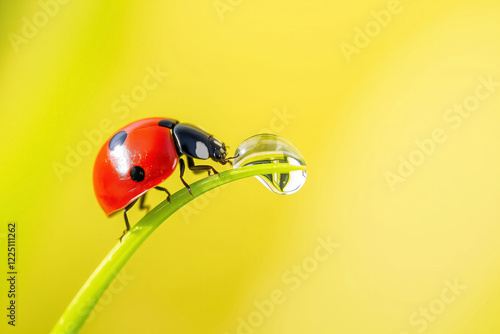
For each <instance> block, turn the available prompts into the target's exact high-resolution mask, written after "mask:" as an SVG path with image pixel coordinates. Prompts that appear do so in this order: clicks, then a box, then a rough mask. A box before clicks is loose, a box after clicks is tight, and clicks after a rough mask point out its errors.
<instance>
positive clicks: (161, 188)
mask: <svg viewBox="0 0 500 334" xmlns="http://www.w3.org/2000/svg"><path fill="white" fill-rule="evenodd" d="M155 189H156V190H160V191H164V192H166V193H167V201H168V202H169V203H170V204H172V201H171V200H170V192H169V191H168V190H167V189H166V188H163V187H155Z"/></svg>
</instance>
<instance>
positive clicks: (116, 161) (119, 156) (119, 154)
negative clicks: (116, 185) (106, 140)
mask: <svg viewBox="0 0 500 334" xmlns="http://www.w3.org/2000/svg"><path fill="white" fill-rule="evenodd" d="M109 155H110V158H111V159H110V160H111V163H112V164H113V167H114V168H115V170H116V171H117V172H118V174H120V176H126V175H128V172H129V170H130V162H131V161H130V156H129V150H128V149H127V148H126V147H125V145H120V146H116V147H115V149H114V150H112V151H110V152H109Z"/></svg>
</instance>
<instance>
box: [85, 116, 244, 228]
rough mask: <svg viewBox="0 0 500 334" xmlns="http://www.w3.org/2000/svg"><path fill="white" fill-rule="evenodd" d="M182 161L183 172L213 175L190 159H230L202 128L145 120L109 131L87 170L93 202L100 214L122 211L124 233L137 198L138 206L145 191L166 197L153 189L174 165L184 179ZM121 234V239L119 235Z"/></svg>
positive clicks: (221, 146) (169, 173)
mask: <svg viewBox="0 0 500 334" xmlns="http://www.w3.org/2000/svg"><path fill="white" fill-rule="evenodd" d="M183 156H184V157H185V159H186V160H187V166H188V168H189V169H190V170H191V171H193V172H195V173H199V172H204V171H206V172H208V175H210V172H213V173H214V174H219V173H218V172H217V171H216V170H215V168H214V167H212V166H209V165H195V163H194V159H201V160H207V159H212V160H213V161H215V162H218V163H220V164H222V165H225V164H226V163H230V164H231V161H230V159H233V158H235V157H229V158H226V156H227V151H226V145H225V144H224V143H223V142H221V141H219V140H217V139H216V138H215V137H213V136H212V135H210V134H208V133H207V132H205V131H203V130H202V129H200V128H198V127H196V126H194V125H189V124H183V123H179V122H178V121H177V120H174V119H164V118H147V119H142V120H139V121H136V122H134V123H131V124H129V125H127V126H125V127H123V128H122V129H120V130H119V131H118V132H117V133H115V134H114V135H113V136H112V137H111V138H110V139H108V141H106V143H105V144H104V145H103V147H102V148H101V150H100V151H99V153H98V155H97V158H96V161H95V165H94V171H93V182H94V191H95V195H96V197H97V201H98V202H99V204H100V206H101V207H102V209H103V210H104V212H105V213H106V215H108V216H109V215H111V214H112V213H114V212H116V211H118V210H121V209H123V216H124V219H125V226H126V230H125V231H124V232H123V235H125V234H126V233H127V232H128V231H129V230H130V223H129V220H128V217H127V211H128V210H130V208H132V206H134V204H135V203H136V202H137V200H138V199H139V198H141V201H140V207H141V209H143V208H145V207H144V199H145V195H146V193H147V192H148V191H149V190H150V189H152V188H155V189H157V190H160V191H164V192H166V194H167V200H168V201H169V202H170V203H171V201H170V192H169V191H168V190H167V189H166V188H163V187H160V186H158V185H159V184H160V183H162V182H163V181H165V180H166V179H167V178H168V177H169V176H170V175H172V173H173V172H174V170H175V168H176V166H177V164H179V166H180V178H181V181H182V183H183V184H184V186H185V187H186V188H187V189H188V190H189V193H190V194H191V195H193V193H192V192H191V187H190V186H189V184H187V183H186V181H184V178H183V176H184V172H185V169H186V165H185V162H184V160H183V159H182V157H183ZM123 235H122V237H123Z"/></svg>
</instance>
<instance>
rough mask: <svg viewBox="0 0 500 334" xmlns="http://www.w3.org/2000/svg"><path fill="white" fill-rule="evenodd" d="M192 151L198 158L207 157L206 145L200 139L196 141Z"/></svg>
mask: <svg viewBox="0 0 500 334" xmlns="http://www.w3.org/2000/svg"><path fill="white" fill-rule="evenodd" d="M194 153H196V156H197V157H199V158H200V159H208V157H209V155H208V147H207V145H205V144H203V143H202V142H201V141H197V142H196V150H195V151H194Z"/></svg>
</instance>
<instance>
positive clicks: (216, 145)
mask: <svg viewBox="0 0 500 334" xmlns="http://www.w3.org/2000/svg"><path fill="white" fill-rule="evenodd" d="M208 152H209V154H210V158H212V160H213V161H215V162H218V163H221V164H223V165H225V164H226V163H227V162H228V159H226V156H227V151H226V144H224V143H222V142H221V141H219V140H217V139H216V138H214V137H210V139H209V141H208Z"/></svg>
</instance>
